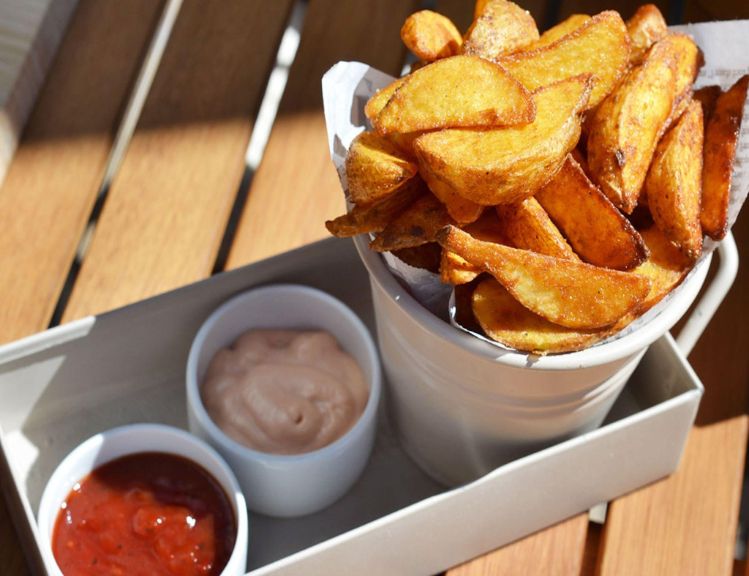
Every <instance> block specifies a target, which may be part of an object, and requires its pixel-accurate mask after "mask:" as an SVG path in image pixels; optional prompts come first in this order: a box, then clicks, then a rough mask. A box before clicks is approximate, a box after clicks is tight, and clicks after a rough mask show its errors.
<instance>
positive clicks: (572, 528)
mask: <svg viewBox="0 0 749 576" xmlns="http://www.w3.org/2000/svg"><path fill="white" fill-rule="evenodd" d="M587 528H588V516H587V514H586V515H581V516H576V517H574V518H571V519H569V520H566V521H565V522H562V523H560V524H558V525H556V526H554V527H552V528H550V529H547V530H543V531H542V532H539V533H537V534H533V535H531V536H528V537H527V538H524V539H523V540H518V541H517V542H514V543H512V544H510V545H509V546H505V547H504V548H501V549H500V550H497V551H496V552H492V553H490V554H486V555H485V556H482V557H480V558H476V559H475V560H472V561H470V562H466V563H465V564H462V565H460V566H457V567H455V568H453V569H452V570H450V571H448V572H447V576H515V575H517V574H543V575H544V576H573V575H577V574H580V570H581V569H582V564H583V553H584V551H585V535H586V532H587ZM567 550H569V551H571V553H567V552H566V551H567Z"/></svg>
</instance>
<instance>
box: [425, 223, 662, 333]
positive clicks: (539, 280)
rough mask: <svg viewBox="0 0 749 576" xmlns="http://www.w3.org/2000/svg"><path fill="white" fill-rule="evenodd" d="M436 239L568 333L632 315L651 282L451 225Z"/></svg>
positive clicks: (641, 277) (526, 305) (634, 275)
mask: <svg viewBox="0 0 749 576" xmlns="http://www.w3.org/2000/svg"><path fill="white" fill-rule="evenodd" d="M436 238H437V241H438V242H439V243H440V244H441V245H442V247H443V248H445V249H447V250H451V251H453V252H455V253H457V254H458V255H459V256H461V257H463V258H465V259H466V260H468V261H469V262H471V263H472V264H475V265H477V266H480V267H481V269H482V270H485V271H486V272H488V273H490V274H491V275H492V276H494V277H495V278H496V279H497V280H498V281H499V283H500V284H502V286H504V287H505V288H506V289H507V291H508V292H510V294H512V295H513V297H514V298H515V299H516V300H518V302H520V303H521V304H522V305H523V306H525V307H526V308H528V309H529V310H530V311H532V312H535V313H536V314H538V315H539V316H542V317H544V318H546V319H547V320H549V321H550V322H553V323H554V324H559V325H560V326H566V327H568V328H578V329H584V330H590V329H594V328H604V327H607V326H611V325H612V324H614V323H615V322H616V321H617V320H619V319H620V318H622V317H623V316H625V315H626V314H628V313H629V312H632V311H634V310H636V309H637V308H638V307H639V306H640V304H641V303H642V301H643V300H644V299H645V297H646V296H647V294H648V292H649V290H650V281H649V280H648V279H647V278H645V277H643V276H639V275H637V274H632V273H630V272H619V271H617V270H609V269H608V268H599V267H596V266H592V265H590V264H584V263H582V262H575V261H574V260H562V259H560V258H553V257H551V256H544V255H542V254H536V253H535V252H530V251H528V250H518V249H517V248H510V247H508V246H502V245H501V244H492V243H489V242H482V241H480V240H476V239H474V238H473V237H471V235H470V234H468V233H467V232H464V231H462V230H460V229H459V228H456V227H455V226H446V227H445V228H443V229H442V230H440V231H439V232H438V233H437V235H436Z"/></svg>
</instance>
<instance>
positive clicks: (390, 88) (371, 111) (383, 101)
mask: <svg viewBox="0 0 749 576" xmlns="http://www.w3.org/2000/svg"><path fill="white" fill-rule="evenodd" d="M406 78H408V76H403V77H402V78H396V79H395V80H393V81H392V82H391V83H390V84H388V85H387V86H385V87H384V88H381V89H380V90H378V91H377V92H375V93H374V95H372V97H371V98H370V99H369V100H367V103H366V104H365V106H364V115H365V116H366V117H367V118H368V119H369V121H370V122H372V121H373V120H374V119H375V118H376V117H377V115H378V114H379V113H380V112H382V109H383V108H384V107H385V106H386V105H387V103H388V102H389V101H390V99H391V98H392V97H393V94H395V91H396V90H398V88H400V87H401V86H403V84H404V83H405V82H406Z"/></svg>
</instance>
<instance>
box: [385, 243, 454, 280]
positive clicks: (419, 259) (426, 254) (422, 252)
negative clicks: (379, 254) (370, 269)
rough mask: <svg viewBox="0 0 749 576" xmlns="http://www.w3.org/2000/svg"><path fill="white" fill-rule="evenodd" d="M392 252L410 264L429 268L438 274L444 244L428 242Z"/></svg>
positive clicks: (424, 268)
mask: <svg viewBox="0 0 749 576" xmlns="http://www.w3.org/2000/svg"><path fill="white" fill-rule="evenodd" d="M392 254H393V256H396V257H397V258H399V259H400V260H402V261H403V262H405V263H406V264H408V265H409V266H413V267H414V268H421V269H422V270H429V271H430V272H434V273H435V274H436V273H438V272H439V269H440V259H441V257H442V246H440V245H439V244H437V243H436V242H429V243H427V244H422V245H421V246H413V247H412V248H402V249H400V250H393V251H392Z"/></svg>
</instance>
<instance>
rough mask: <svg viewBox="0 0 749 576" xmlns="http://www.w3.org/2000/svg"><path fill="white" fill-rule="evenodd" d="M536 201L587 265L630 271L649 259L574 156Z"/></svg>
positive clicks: (621, 217)
mask: <svg viewBox="0 0 749 576" xmlns="http://www.w3.org/2000/svg"><path fill="white" fill-rule="evenodd" d="M535 198H536V199H537V200H538V202H539V204H540V205H541V206H542V207H543V208H544V210H546V212H547V213H548V215H549V217H550V218H551V220H552V222H554V224H556V225H557V226H558V227H559V229H560V230H561V231H562V233H563V234H564V235H565V237H566V238H567V241H568V242H569V243H570V245H571V246H572V249H573V250H574V251H575V252H576V253H577V255H578V256H579V257H580V258H582V260H583V261H585V262H587V263H589V264H593V265H594V266H603V267H606V268H613V269H615V270H629V269H631V268H634V267H635V266H637V265H638V264H640V263H641V262H642V261H643V260H645V258H647V255H648V254H647V249H646V248H645V244H644V243H643V241H642V238H640V235H639V234H638V233H637V230H635V229H634V227H633V226H632V224H630V223H629V220H627V219H626V218H625V217H624V216H623V215H622V213H621V212H619V210H617V208H616V207H615V206H614V205H613V204H612V203H611V201H610V200H609V199H608V198H606V195H605V194H603V192H601V191H600V190H599V189H598V187H596V186H595V185H594V184H593V183H592V182H591V181H590V180H589V179H588V177H587V175H586V174H585V172H584V171H583V169H582V167H581V166H580V164H579V163H578V162H577V161H576V160H575V158H574V157H573V156H572V155H569V156H568V157H567V160H566V161H565V163H564V166H562V169H561V170H560V171H559V172H558V173H557V175H556V176H555V177H554V179H553V180H551V182H549V183H548V184H547V185H546V186H544V187H543V188H542V189H541V190H539V191H538V192H537V193H536V195H535ZM604 239H605V240H604Z"/></svg>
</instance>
